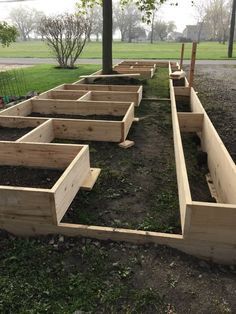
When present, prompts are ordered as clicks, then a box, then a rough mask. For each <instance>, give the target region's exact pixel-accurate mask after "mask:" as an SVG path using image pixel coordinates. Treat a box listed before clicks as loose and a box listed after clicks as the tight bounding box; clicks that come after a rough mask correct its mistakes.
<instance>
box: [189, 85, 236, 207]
mask: <svg viewBox="0 0 236 314" xmlns="http://www.w3.org/2000/svg"><path fill="white" fill-rule="evenodd" d="M191 108H192V110H193V111H194V112H200V113H203V114H204V121H203V128H202V134H201V140H202V149H203V150H204V151H205V152H207V155H208V168H209V170H210V173H211V176H212V180H213V183H214V186H215V189H216V191H217V195H218V197H219V199H220V200H221V202H223V203H227V204H236V165H235V163H234V162H233V160H232V158H231V156H230V155H229V153H228V151H227V149H226V148H225V146H224V144H223V142H222V140H221V139H220V137H219V134H218V133H217V132H216V130H215V128H214V126H213V124H212V122H211V121H210V119H209V117H208V115H207V114H206V112H205V110H204V108H203V106H202V104H201V102H200V100H199V98H198V96H197V94H196V92H195V91H194V89H193V88H192V89H191Z"/></svg>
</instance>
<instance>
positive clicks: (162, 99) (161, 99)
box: [142, 97, 170, 101]
mask: <svg viewBox="0 0 236 314" xmlns="http://www.w3.org/2000/svg"><path fill="white" fill-rule="evenodd" d="M142 100H143V101H170V98H157V97H153V98H150V97H148V98H143V99H142Z"/></svg>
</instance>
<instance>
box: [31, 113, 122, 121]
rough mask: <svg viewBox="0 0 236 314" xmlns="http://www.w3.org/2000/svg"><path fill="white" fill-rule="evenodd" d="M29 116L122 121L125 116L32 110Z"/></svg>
mask: <svg viewBox="0 0 236 314" xmlns="http://www.w3.org/2000/svg"><path fill="white" fill-rule="evenodd" d="M28 117H47V118H59V119H82V120H85V119H86V120H108V121H122V120H123V118H124V116H112V115H96V114H94V115H87V116H82V115H72V114H71V115H69V114H56V113H55V114H46V113H38V112H32V113H31V114H30V115H28Z"/></svg>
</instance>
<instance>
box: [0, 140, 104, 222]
mask: <svg viewBox="0 0 236 314" xmlns="http://www.w3.org/2000/svg"><path fill="white" fill-rule="evenodd" d="M91 171H96V173H97V176H98V174H99V169H90V161H89V149H88V146H87V145H58V144H48V145H46V144H38V143H11V142H1V143H0V174H1V176H0V220H1V223H3V224H4V223H7V222H8V223H9V222H11V221H14V222H16V221H24V222H28V223H30V222H32V223H34V224H35V223H36V224H40V223H46V224H54V225H57V224H58V223H59V222H60V220H61V218H62V217H63V215H64V214H65V212H66V210H67V208H68V207H69V205H70V203H71V202H72V200H73V198H74V196H75V195H76V193H77V192H78V190H79V189H80V188H81V187H83V186H84V187H85V188H88V184H90V186H93V184H94V183H95V181H96V178H97V176H95V177H94V175H93V174H92V172H91ZM7 174H8V175H7ZM6 175H7V178H6ZM33 179H35V180H36V182H35V181H34V182H33V181H32V180H33Z"/></svg>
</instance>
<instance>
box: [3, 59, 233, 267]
mask: <svg viewBox="0 0 236 314" xmlns="http://www.w3.org/2000/svg"><path fill="white" fill-rule="evenodd" d="M133 62H135V61H133ZM153 62H154V61H153ZM128 63H130V61H129V62H128ZM154 63H155V64H157V66H160V67H162V66H163V67H167V66H169V73H170V74H171V73H172V71H175V70H176V69H177V70H178V69H179V66H178V64H176V63H169V64H167V63H166V62H163V63H160V62H158V61H157V62H154ZM125 64H126V63H125ZM147 64H148V63H147ZM142 65H145V63H144V62H142V61H141V62H139V64H137V66H142ZM131 66H132V64H131ZM77 83H79V84H80V83H81V81H80V82H77ZM169 84H170V96H171V111H172V126H173V138H174V149H175V160H176V171H177V181H178V194H179V204H180V216H181V228H182V234H166V233H158V232H149V231H142V230H130V229H122V228H112V227H101V226H87V225H81V224H71V223H61V222H60V221H61V218H62V216H63V214H64V213H65V211H66V208H67V206H68V203H69V201H71V200H72V199H73V197H74V195H75V191H76V190H78V188H79V185H80V186H82V185H83V183H82V181H83V180H84V179H85V177H86V175H84V177H83V180H80V183H79V184H78V182H77V180H78V176H77V175H78V171H74V167H77V162H78V163H79V166H78V169H80V165H81V164H83V165H82V168H83V169H85V172H86V174H88V173H89V169H90V168H89V160H88V149H87V147H84V146H77V145H62V144H59V145H57V144H33V143H23V142H24V141H27V142H28V141H32V142H34V141H42V142H51V141H53V139H55V138H61V139H64V138H71V139H78V138H81V139H85V137H87V136H88V133H87V134H85V133H86V132H87V131H91V132H92V130H89V129H90V128H93V127H92V126H91V123H92V122H96V123H100V126H101V127H102V130H103V131H104V129H103V128H104V125H105V124H106V123H107V122H108V123H109V124H110V126H111V128H109V126H108V125H107V129H106V132H107V133H110V134H111V133H112V134H113V135H114V134H115V135H114V137H113V135H112V136H111V137H109V139H110V140H112V139H113V140H114V139H116V140H118V137H119V140H120V139H121V138H123V139H124V138H125V137H126V135H127V132H128V130H129V127H130V125H131V124H132V122H133V119H134V104H127V103H119V104H118V103H115V102H114V103H112V104H111V103H110V105H108V104H109V102H103V104H102V103H99V102H96V101H95V100H93V101H91V98H93V99H94V97H95V96H93V95H94V94H93V93H94V91H90V92H89V93H87V94H84V96H82V99H80V102H78V101H74V100H55V99H36V98H35V99H32V100H30V101H26V102H24V103H21V104H19V105H16V106H14V107H12V108H10V109H7V110H4V111H2V112H1V113H0V116H5V115H13V116H28V115H30V114H31V113H32V112H38V113H42V114H43V115H44V114H45V115H57V114H71V115H78V114H79V115H85V116H86V115H88V114H99V115H100V114H109V115H114V116H119V115H120V114H122V116H123V120H122V121H87V120H82V121H83V123H88V124H87V126H86V127H87V128H88V129H87V131H86V132H85V133H83V132H84V130H82V131H80V130H79V127H78V125H76V123H80V120H75V119H74V120H64V119H52V120H48V121H47V122H44V123H43V124H41V125H40V126H39V127H38V128H36V129H34V130H32V131H31V132H30V133H28V134H27V135H25V136H24V137H22V138H21V139H20V140H19V141H20V142H21V143H0V148H1V149H0V161H2V163H3V164H4V165H14V166H19V165H20V166H22V165H27V166H30V167H44V168H45V167H47V168H55V169H63V170H65V169H66V170H65V172H64V174H63V180H61V179H59V181H57V183H56V184H55V185H54V186H53V188H52V189H51V190H50V189H47V190H41V189H40V190H36V191H35V190H34V189H33V190H32V188H30V187H29V188H26V190H23V191H22V189H21V190H20V191H21V192H23V193H22V194H21V193H20V194H19V195H20V196H18V189H19V188H15V187H11V188H10V187H3V188H2V187H0V193H2V194H1V195H2V197H1V198H0V202H1V203H0V211H2V214H1V217H2V219H1V220H0V225H1V227H2V228H4V229H6V230H8V231H11V232H14V233H15V234H24V235H26V234H29V235H32V234H49V233H60V234H64V235H69V236H85V237H92V238H97V239H103V240H114V241H129V242H135V243H156V244H163V245H168V246H171V247H173V248H177V249H179V250H182V251H184V252H186V253H188V254H192V255H195V256H198V257H201V258H205V259H208V260H210V261H214V262H220V263H225V264H235V263H236V166H235V163H234V162H233V160H232V158H231V157H230V155H229V153H228V152H227V150H226V148H225V146H224V144H223V143H222V141H221V139H220V137H219V135H218V133H217V132H216V130H215V128H214V126H213V125H212V123H211V121H210V119H209V117H208V115H207V113H206V111H205V110H204V108H203V106H202V104H201V102H200V100H199V98H198V96H197V93H196V92H195V90H194V89H193V88H190V87H189V84H188V81H187V79H184V80H182V82H181V83H180V85H179V84H177V85H178V86H176V84H174V82H173V80H172V79H170V81H169ZM69 91H70V90H69ZM54 92H56V90H55V91H54ZM57 92H58V90H57ZM76 96H77V95H76ZM182 100H183V101H186V102H187V104H188V106H189V110H188V112H184V111H182V112H178V107H177V103H176V102H177V101H178V102H181V101H182ZM107 108H109V109H107ZM94 110H95V111H94ZM29 119H30V118H29ZM101 123H102V124H101ZM119 123H120V125H119ZM115 125H116V126H117V133H115V132H114V126H115ZM118 125H119V126H118ZM76 130H77V131H78V133H76V132H77V131H76ZM122 130H123V131H122ZM124 130H126V131H124ZM103 131H101V133H100V135H99V139H98V140H101V138H102V137H103V136H104V134H103V133H102V132H103ZM80 132H81V133H80ZM113 132H114V133H113ZM183 132H194V133H196V134H197V135H198V137H199V139H200V144H201V149H202V151H203V153H205V155H206V157H207V158H206V161H207V165H208V169H209V174H208V176H207V181H208V184H209V189H210V191H211V193H212V197H213V198H214V199H215V202H201V201H195V200H193V199H192V195H191V190H190V182H189V178H188V172H187V167H186V161H185V155H184V149H183V139H182V135H183ZM84 134H85V136H84ZM91 134H92V133H91ZM78 136H79V137H78ZM83 136H84V137H83ZM92 136H94V137H95V136H96V133H94V135H92ZM105 138H108V135H107V134H106V135H105ZM116 140H114V141H116ZM4 145H5V146H4ZM20 145H22V146H20ZM44 145H45V146H44ZM104 154H105V152H104ZM8 156H11V157H10V158H8ZM33 156H34V157H35V158H34V157H33ZM55 156H56V157H55ZM82 156H83V157H82ZM84 156H87V157H84ZM71 162H72V164H70V163H71ZM80 162H81V164H80ZM65 174H66V175H65ZM64 175H65V177H64ZM70 176H72V177H73V178H74V179H75V181H73V179H72V180H71V179H69V181H66V180H67V179H68V178H70ZM72 181H73V182H76V184H75V183H73V184H74V185H75V186H76V187H75V186H74V185H73V186H72V185H70V184H71V182H72ZM65 182H67V183H65ZM68 187H71V189H72V191H73V193H72V192H71V193H70V192H68ZM5 190H7V192H5ZM8 190H10V192H9V191H8ZM2 191H3V192H2ZM13 191H14V192H13ZM16 191H17V193H16ZM41 191H42V192H44V193H46V194H41V193H42V192H41ZM9 193H10V194H9ZM26 193H29V195H30V197H31V195H32V196H33V197H31V198H30V199H31V201H30V202H27V203H26V204H27V205H25V200H26V199H27V198H28V195H27V198H26V197H25V196H24V195H26ZM31 193H32V194H31ZM43 195H44V196H43ZM17 197H19V199H18V198H17ZM41 198H42V200H41ZM33 199H34V200H35V199H36V200H37V201H36V202H35V201H33ZM49 200H51V201H49ZM41 202H42V205H41ZM7 206H8V207H7ZM6 208H7V209H6ZM32 208H33V209H35V213H33V214H32V213H31V211H32ZM46 208H47V209H48V208H49V210H46ZM12 211H13V216H11V215H12V213H11V212H12ZM15 211H16V212H15ZM41 211H42V213H43V214H42V213H41ZM25 212H26V213H27V212H29V213H30V215H29V217H28V216H27V217H26V219H25V218H24V214H25ZM6 215H7V216H6ZM17 215H18V216H17ZM31 215H33V216H34V215H36V216H37V219H38V220H35V218H34V217H33V218H32V217H31ZM22 216H23V219H22ZM19 217H20V218H19ZM16 218H17V219H16ZM20 220H21V223H19V221H20Z"/></svg>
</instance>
